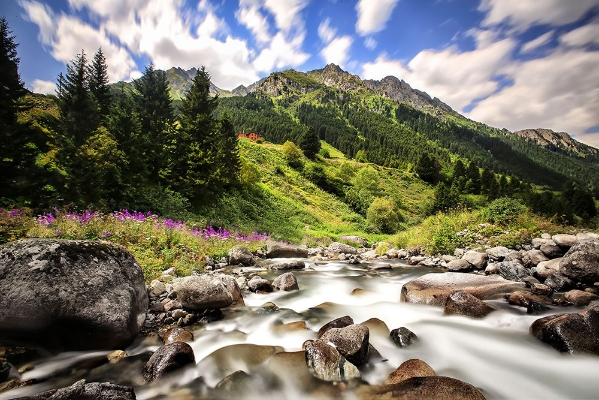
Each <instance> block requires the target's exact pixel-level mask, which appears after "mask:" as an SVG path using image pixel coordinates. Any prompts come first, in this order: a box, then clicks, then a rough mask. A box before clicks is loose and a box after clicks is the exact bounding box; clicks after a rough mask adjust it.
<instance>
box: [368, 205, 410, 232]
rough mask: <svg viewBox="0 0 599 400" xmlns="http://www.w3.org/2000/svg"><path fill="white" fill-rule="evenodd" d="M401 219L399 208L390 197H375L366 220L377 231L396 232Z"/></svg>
mask: <svg viewBox="0 0 599 400" xmlns="http://www.w3.org/2000/svg"><path fill="white" fill-rule="evenodd" d="M400 221H401V216H400V214H399V210H398V209H397V206H396V205H395V204H394V203H393V202H392V201H390V200H389V199H385V198H382V197H378V198H376V199H374V201H373V202H372V204H371V205H370V207H368V210H367V211H366V222H367V223H368V226H369V227H370V228H371V229H373V230H374V231H375V232H380V233H395V232H396V231H397V229H398V227H399V223H400Z"/></svg>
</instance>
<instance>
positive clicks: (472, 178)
mask: <svg viewBox="0 0 599 400" xmlns="http://www.w3.org/2000/svg"><path fill="white" fill-rule="evenodd" d="M466 176H467V177H468V181H467V182H466V190H467V191H468V192H469V193H472V194H480V186H481V183H480V171H479V169H478V167H477V166H476V164H474V162H473V161H470V164H468V170H467V171H466Z"/></svg>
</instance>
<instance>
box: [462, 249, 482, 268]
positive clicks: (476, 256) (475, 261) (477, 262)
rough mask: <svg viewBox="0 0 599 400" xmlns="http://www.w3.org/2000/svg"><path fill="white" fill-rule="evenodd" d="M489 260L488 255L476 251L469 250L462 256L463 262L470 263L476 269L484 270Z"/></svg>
mask: <svg viewBox="0 0 599 400" xmlns="http://www.w3.org/2000/svg"><path fill="white" fill-rule="evenodd" d="M488 259H489V256H488V255H487V253H479V252H478V251H474V250H469V251H467V252H466V253H464V255H463V256H462V260H466V261H468V262H469V263H470V264H472V266H473V267H474V268H475V269H484V268H485V267H486V266H487V260H488Z"/></svg>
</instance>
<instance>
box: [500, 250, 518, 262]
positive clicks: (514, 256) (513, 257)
mask: <svg viewBox="0 0 599 400" xmlns="http://www.w3.org/2000/svg"><path fill="white" fill-rule="evenodd" d="M503 260H504V261H516V262H519V263H522V254H521V253H520V252H519V251H517V250H510V251H509V253H507V254H506V255H505V258H504V259H503Z"/></svg>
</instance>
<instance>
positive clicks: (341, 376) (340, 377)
mask: <svg viewBox="0 0 599 400" xmlns="http://www.w3.org/2000/svg"><path fill="white" fill-rule="evenodd" d="M303 347H304V349H305V350H306V364H307V365H308V368H309V369H310V372H312V374H313V375H314V376H315V377H317V378H318V379H321V380H323V381H328V382H339V381H347V380H351V379H359V378H361V374H360V371H358V368H356V366H355V365H353V364H352V363H350V362H349V361H347V360H346V359H345V357H343V356H342V355H341V354H340V353H339V352H338V351H337V349H335V347H333V346H331V345H330V344H327V343H326V342H325V341H323V340H307V341H306V342H304V345H303Z"/></svg>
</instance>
